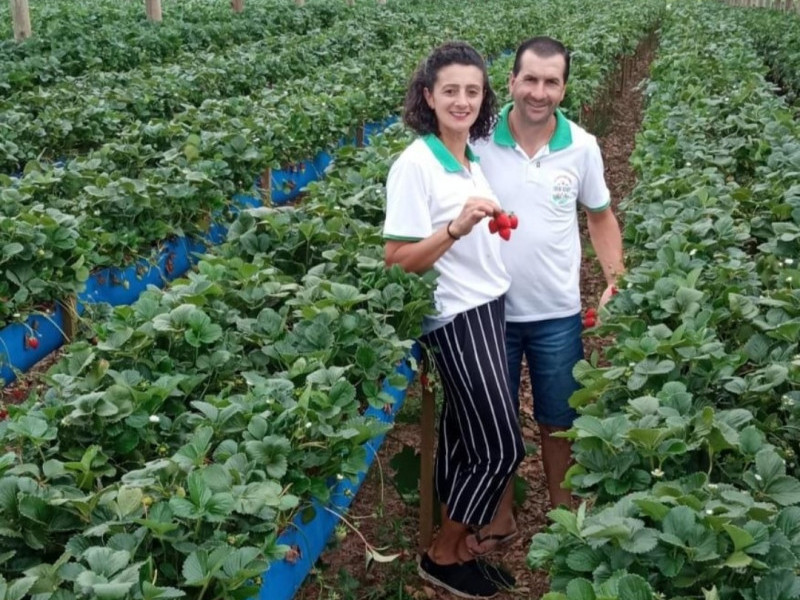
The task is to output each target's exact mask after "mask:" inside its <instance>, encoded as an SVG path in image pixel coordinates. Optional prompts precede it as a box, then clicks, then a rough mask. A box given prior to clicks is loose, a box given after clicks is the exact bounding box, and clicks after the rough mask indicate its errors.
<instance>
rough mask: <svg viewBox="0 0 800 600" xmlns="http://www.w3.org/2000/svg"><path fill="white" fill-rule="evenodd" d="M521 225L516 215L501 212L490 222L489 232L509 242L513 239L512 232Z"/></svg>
mask: <svg viewBox="0 0 800 600" xmlns="http://www.w3.org/2000/svg"><path fill="white" fill-rule="evenodd" d="M518 225H519V218H518V217H517V215H515V214H513V213H512V214H510V215H509V214H506V213H505V212H503V211H499V212H498V213H497V214H496V215H495V216H494V218H493V219H491V220H490V221H489V232H490V233H497V234H499V235H500V237H501V238H503V239H504V240H506V241H508V240H509V239H511V230H512V229H516V228H517V226H518Z"/></svg>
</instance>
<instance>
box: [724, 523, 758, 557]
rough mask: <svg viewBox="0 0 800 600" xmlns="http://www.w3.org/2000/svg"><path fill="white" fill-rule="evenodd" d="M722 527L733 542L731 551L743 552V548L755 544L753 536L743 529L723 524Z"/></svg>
mask: <svg viewBox="0 0 800 600" xmlns="http://www.w3.org/2000/svg"><path fill="white" fill-rule="evenodd" d="M722 527H723V529H725V531H726V532H727V533H728V535H729V536H730V537H731V540H733V549H734V550H735V551H737V552H738V551H739V550H744V549H745V548H747V547H748V546H751V545H752V544H753V543H754V542H755V539H753V536H752V535H750V534H749V533H748V532H747V531H745V530H744V529H741V528H739V527H736V526H735V525H730V524H725V525H723V526H722Z"/></svg>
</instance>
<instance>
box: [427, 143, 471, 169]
mask: <svg viewBox="0 0 800 600" xmlns="http://www.w3.org/2000/svg"><path fill="white" fill-rule="evenodd" d="M422 141H424V142H425V143H426V144H427V145H428V148H430V149H431V152H433V155H434V156H435V157H436V160H438V161H439V163H441V165H442V166H443V167H444V170H445V171H447V172H448V173H458V172H459V171H463V170H464V165H462V164H461V163H460V162H458V159H457V158H456V157H455V156H453V153H452V152H450V150H448V149H447V146H445V145H444V142H442V140H440V139H439V138H438V137H437V136H435V135H434V134H432V133H429V134H428V135H423V136H422ZM466 154H467V160H469V161H470V162H478V157H477V156H476V155H475V154H473V153H472V148H470V147H469V146H467V152H466Z"/></svg>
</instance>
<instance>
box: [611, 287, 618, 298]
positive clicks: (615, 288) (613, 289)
mask: <svg viewBox="0 0 800 600" xmlns="http://www.w3.org/2000/svg"><path fill="white" fill-rule="evenodd" d="M618 291H619V290H618V289H617V286H615V285H612V286H611V295H612V296H616V295H617V292H618Z"/></svg>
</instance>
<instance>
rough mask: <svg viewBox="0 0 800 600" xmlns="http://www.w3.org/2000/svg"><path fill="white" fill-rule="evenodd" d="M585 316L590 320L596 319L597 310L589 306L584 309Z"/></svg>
mask: <svg viewBox="0 0 800 600" xmlns="http://www.w3.org/2000/svg"><path fill="white" fill-rule="evenodd" d="M586 316H587V317H589V318H591V319H594V318H596V317H597V310H596V309H595V308H594V307H593V306H590V307H589V308H587V309H586Z"/></svg>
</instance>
